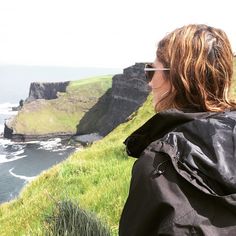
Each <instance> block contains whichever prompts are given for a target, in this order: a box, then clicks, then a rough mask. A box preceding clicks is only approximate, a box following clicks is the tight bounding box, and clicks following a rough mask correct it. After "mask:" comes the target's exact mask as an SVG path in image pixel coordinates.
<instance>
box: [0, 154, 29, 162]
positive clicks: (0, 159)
mask: <svg viewBox="0 0 236 236" xmlns="http://www.w3.org/2000/svg"><path fill="white" fill-rule="evenodd" d="M24 157H26V155H22V156H15V157H12V158H8V155H6V154H1V155H0V165H1V164H3V163H7V162H12V161H16V160H19V159H22V158H24Z"/></svg>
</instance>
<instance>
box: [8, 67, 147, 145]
mask: <svg viewBox="0 0 236 236" xmlns="http://www.w3.org/2000/svg"><path fill="white" fill-rule="evenodd" d="M149 92H150V88H149V86H148V84H147V82H146V80H145V75H144V64H143V63H136V64H135V65H133V66H130V67H128V68H125V69H124V70H123V74H118V75H115V76H113V77H112V78H111V76H108V77H107V78H104V77H103V78H100V79H96V78H95V80H93V79H92V80H90V79H88V80H87V79H86V80H84V82H83V81H78V82H74V83H69V82H63V83H31V85H30V92H29V97H28V98H27V99H26V102H25V103H24V105H23V107H22V108H21V109H20V111H19V112H18V114H17V116H16V117H14V118H12V119H10V120H8V121H6V123H5V130H4V137H6V138H10V139H12V140H15V141H29V140H34V139H37V140H46V139H49V138H50V137H59V136H60V137H63V136H64V137H65V138H67V137H70V136H72V135H86V134H92V133H96V134H98V135H100V136H105V135H107V134H108V133H110V132H111V131H112V130H113V129H114V128H116V127H117V126H118V125H119V124H121V123H123V122H125V121H127V120H129V119H130V118H131V117H130V116H131V114H132V113H134V112H135V111H136V110H137V109H138V108H139V107H140V106H142V104H143V103H144V101H146V98H147V96H148V94H149Z"/></svg>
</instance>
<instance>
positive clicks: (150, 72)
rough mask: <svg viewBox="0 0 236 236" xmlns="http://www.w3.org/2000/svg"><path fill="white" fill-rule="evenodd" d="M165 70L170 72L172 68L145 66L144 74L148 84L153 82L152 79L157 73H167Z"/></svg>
mask: <svg viewBox="0 0 236 236" xmlns="http://www.w3.org/2000/svg"><path fill="white" fill-rule="evenodd" d="M165 70H170V68H155V67H154V66H153V65H152V64H145V67H144V73H145V77H146V80H147V82H148V83H149V82H151V81H152V77H153V75H154V73H155V71H165Z"/></svg>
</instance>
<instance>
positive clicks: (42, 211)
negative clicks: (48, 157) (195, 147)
mask: <svg viewBox="0 0 236 236" xmlns="http://www.w3.org/2000/svg"><path fill="white" fill-rule="evenodd" d="M235 79H236V78H235V74H234V83H235ZM232 97H234V98H235V97H236V91H235V90H232ZM153 114H154V112H153V109H152V101H151V98H150V97H149V98H148V100H147V101H146V102H145V104H144V105H143V106H142V107H141V108H140V109H139V110H138V112H137V114H135V115H134V116H133V117H132V120H130V121H129V122H127V123H124V124H121V125H120V126H118V127H117V128H116V129H115V130H114V131H112V132H111V133H110V134H109V135H107V136H106V137H105V138H104V139H102V140H100V141H98V142H96V143H94V144H93V145H92V146H90V147H88V148H85V149H83V150H82V151H79V152H76V153H74V154H73V155H72V156H70V157H69V158H68V159H67V160H66V161H64V162H62V163H60V164H58V165H56V166H54V167H53V168H51V169H50V170H48V171H46V172H44V173H42V174H41V175H40V176H39V177H38V178H37V179H36V180H35V181H33V182H31V183H30V184H28V186H27V187H26V188H24V190H23V191H22V192H21V194H20V196H19V198H18V199H16V200H14V201H11V202H9V203H5V204H2V205H1V206H0V226H1V227H0V235H1V236H9V235H14V236H18V235H19V236H22V235H24V236H28V235H44V229H45V219H46V218H45V217H46V216H47V215H52V214H53V211H54V209H55V205H56V204H55V202H60V201H67V200H68V199H69V200H70V201H72V202H76V203H77V204H78V205H79V206H80V207H81V208H82V209H85V210H88V211H89V212H93V213H95V214H96V215H97V216H98V217H99V218H100V219H102V220H103V221H105V222H106V223H107V224H108V225H109V227H110V229H111V232H112V235H117V233H118V222H119V218H120V214H121V211H122V208H123V205H124V203H125V200H126V197H127V195H128V189H129V183H130V173H131V168H132V165H133V163H134V159H132V158H128V156H127V154H126V152H125V147H124V145H123V141H124V139H125V138H126V137H127V136H128V135H129V134H130V133H131V132H133V131H134V130H135V129H137V128H138V127H139V126H140V125H142V124H143V123H144V122H145V121H146V120H147V119H149V118H150V117H151V116H152V115H153Z"/></svg>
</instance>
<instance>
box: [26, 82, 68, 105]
mask: <svg viewBox="0 0 236 236" xmlns="http://www.w3.org/2000/svg"><path fill="white" fill-rule="evenodd" d="M69 83H70V82H69V81H66V82H57V83H49V82H47V83H38V82H33V83H31V84H30V90H29V97H28V98H27V99H26V102H31V101H33V100H35V99H46V100H50V99H55V98H57V93H58V92H65V91H66V87H67V86H68V85H69Z"/></svg>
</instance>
